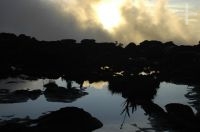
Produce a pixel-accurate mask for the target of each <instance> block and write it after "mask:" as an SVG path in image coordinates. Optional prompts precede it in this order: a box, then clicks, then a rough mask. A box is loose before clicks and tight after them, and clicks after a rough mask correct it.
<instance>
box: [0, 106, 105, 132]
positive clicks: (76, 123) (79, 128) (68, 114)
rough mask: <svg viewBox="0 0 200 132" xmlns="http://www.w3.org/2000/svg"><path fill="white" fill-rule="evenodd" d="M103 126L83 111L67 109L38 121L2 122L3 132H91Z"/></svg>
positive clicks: (1, 129) (17, 120)
mask: <svg viewBox="0 0 200 132" xmlns="http://www.w3.org/2000/svg"><path fill="white" fill-rule="evenodd" d="M102 126H103V124H102V123H101V122H100V121H99V120H98V119H96V118H94V117H92V116H91V115H90V114H89V113H87V112H85V111H84V110H83V109H80V108H76V107H66V108H62V109H60V110H58V111H55V112H51V113H50V114H47V115H44V116H41V117H39V118H38V119H37V120H30V119H14V120H11V121H6V122H1V124H0V131H1V132H27V131H29V132H40V131H53V132H55V131H61V130H62V131H66V132H91V131H93V130H95V129H98V128H101V127H102Z"/></svg>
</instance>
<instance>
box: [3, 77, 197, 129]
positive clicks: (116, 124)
mask: <svg viewBox="0 0 200 132" xmlns="http://www.w3.org/2000/svg"><path fill="white" fill-rule="evenodd" d="M49 81H52V80H49V79H38V80H34V81H29V80H22V79H19V78H8V79H4V80H0V89H9V90H10V91H15V90H21V89H29V90H35V89H41V90H44V87H43V86H44V84H47V83H48V82H49ZM53 81H55V82H56V84H57V85H59V86H63V87H66V85H67V83H66V82H65V81H63V80H62V79H61V78H59V79H57V80H53ZM72 86H73V87H79V84H77V83H76V82H75V81H73V82H72ZM83 87H84V88H85V92H87V93H88V95H85V96H83V97H81V98H78V99H76V100H75V101H73V102H71V103H63V102H49V101H47V99H46V98H45V96H44V95H41V96H40V97H38V98H37V99H36V100H31V99H29V100H28V101H26V102H22V103H9V104H8V103H1V104H0V119H1V120H9V119H11V118H14V117H19V118H25V117H27V116H29V117H30V118H32V119H36V118H38V117H39V116H41V115H43V114H45V113H48V112H50V111H56V110H58V109H60V108H63V107H67V106H74V107H78V108H82V109H84V110H85V111H87V112H89V113H90V114H91V115H92V116H93V117H96V118H97V119H99V120H100V121H101V122H102V123H103V127H102V128H100V129H97V130H96V131H95V132H105V131H109V132H116V131H120V132H133V131H137V130H140V131H141V128H148V129H149V130H151V131H153V128H152V126H151V122H150V120H149V116H148V115H145V112H144V110H143V109H142V108H141V107H140V106H137V108H136V110H135V111H134V112H133V113H131V114H130V117H129V116H126V115H125V113H122V111H123V104H124V102H125V99H124V98H123V97H122V96H121V95H120V94H112V93H111V92H110V91H109V90H108V87H109V83H108V82H105V81H99V82H95V83H89V82H88V81H85V82H84V83H83ZM190 88H191V87H190V86H187V85H177V84H173V83H167V82H161V83H160V85H159V88H158V90H157V94H156V95H155V97H154V99H153V102H154V103H156V104H157V105H159V106H161V107H162V108H163V109H165V107H164V106H165V105H166V104H169V103H181V104H186V105H189V106H191V105H190V104H189V103H188V102H190V100H189V99H187V98H186V97H185V94H187V93H188V91H189V89H190ZM192 108H193V107H192ZM193 111H194V112H196V111H195V109H194V108H193ZM122 123H123V125H122Z"/></svg>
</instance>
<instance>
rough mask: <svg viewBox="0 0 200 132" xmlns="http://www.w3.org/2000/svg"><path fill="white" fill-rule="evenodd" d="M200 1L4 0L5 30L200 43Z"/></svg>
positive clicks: (0, 23)
mask: <svg viewBox="0 0 200 132" xmlns="http://www.w3.org/2000/svg"><path fill="white" fill-rule="evenodd" d="M198 5H200V1H199V0H0V32H9V33H15V34H26V35H29V36H33V37H36V38H37V39H39V40H59V39H68V38H70V39H76V40H77V41H80V40H82V39H86V38H87V39H96V40H97V42H107V41H109V42H115V41H118V42H120V43H123V44H125V45H126V44H128V43H129V42H135V43H136V44H139V43H140V42H142V41H144V40H159V41H162V42H167V41H174V42H175V43H176V44H187V45H188V44H189V45H194V44H198V43H199V40H200V35H198V34H200V25H199V24H198V23H199V21H200V7H198Z"/></svg>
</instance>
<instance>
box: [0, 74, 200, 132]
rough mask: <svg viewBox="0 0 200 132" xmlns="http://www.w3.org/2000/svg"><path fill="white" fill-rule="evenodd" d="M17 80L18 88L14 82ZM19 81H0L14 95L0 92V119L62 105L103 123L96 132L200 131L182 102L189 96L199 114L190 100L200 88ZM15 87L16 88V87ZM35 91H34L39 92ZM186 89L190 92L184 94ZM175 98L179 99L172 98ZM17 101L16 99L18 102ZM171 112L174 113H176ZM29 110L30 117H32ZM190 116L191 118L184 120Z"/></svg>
mask: <svg viewBox="0 0 200 132" xmlns="http://www.w3.org/2000/svg"><path fill="white" fill-rule="evenodd" d="M17 81H19V82H20V83H16V82H17ZM17 81H16V80H15V79H9V80H6V81H5V80H4V81H1V82H0V83H1V84H2V85H1V86H11V87H12V90H10V89H11V88H10V87H8V89H3V88H2V87H1V89H0V101H1V102H0V104H1V108H2V109H1V110H0V112H2V113H1V115H0V116H4V117H1V118H2V119H3V120H4V119H7V118H13V116H14V115H13V114H15V113H17V112H16V111H17V109H18V108H19V107H24V108H30V109H29V110H27V111H23V110H21V109H20V110H19V111H21V113H23V114H24V115H26V114H27V113H28V114H27V115H31V116H32V115H33V114H35V113H37V115H39V116H41V113H42V112H45V113H46V112H48V111H52V110H53V111H55V110H57V109H59V108H62V107H66V106H75V107H79V108H83V109H84V110H86V111H87V112H89V113H91V114H92V115H94V116H95V117H97V118H98V119H99V120H100V121H102V122H103V124H104V126H103V128H102V129H99V130H97V132H100V131H106V130H109V131H120V127H121V129H122V130H121V131H171V130H176V131H180V130H183V129H185V130H188V131H189V130H194V129H198V130H200V129H199V127H198V125H197V124H198V122H199V114H198V113H197V114H195V112H193V111H194V109H191V107H189V106H188V104H187V103H186V102H187V101H188V100H186V98H185V99H184V96H183V95H184V94H185V93H186V92H188V94H186V95H185V96H186V97H187V98H188V99H189V100H191V101H190V103H191V104H192V105H194V106H195V108H196V109H197V108H198V107H197V106H196V104H195V102H194V101H198V99H199V96H197V95H198V94H197V93H198V89H199V88H198V87H196V88H197V89H195V87H188V86H187V85H175V84H171V83H166V82H162V83H160V80H159V79H158V78H157V77H155V76H152V75H148V76H142V75H141V76H137V77H136V78H134V77H129V78H125V79H124V77H122V76H118V77H115V78H114V79H111V80H109V81H99V82H93V81H71V80H62V78H59V79H57V80H54V79H53V80H50V81H49V80H48V79H44V80H43V79H39V80H35V81H27V80H21V81H20V80H17ZM3 82H4V83H3ZM8 82H9V83H8ZM21 82H23V83H25V84H23V83H21ZM77 82H79V83H77ZM26 83H27V84H26ZM32 84H33V85H32ZM36 84H37V85H36ZM14 86H16V87H15V88H14ZM21 86H22V87H21ZM23 86H24V87H23ZM27 86H28V87H27ZM36 86H38V87H37V88H38V91H37V90H36ZM179 87H180V88H179ZM5 88H6V87H5ZM20 88H21V89H20ZM27 88H29V89H27ZM107 88H108V90H109V92H108V90H107ZM188 89H189V91H187V90H188ZM39 91H41V94H38V92H39ZM110 93H112V94H110ZM173 93H174V94H173ZM15 94H16V95H15ZM17 95H18V96H17ZM85 95H87V96H85ZM180 95H182V96H180ZM171 96H173V97H171ZM176 96H177V99H176V98H174V97H176ZM9 97H10V98H9ZM17 97H19V99H16V98H17ZM5 100H7V101H8V102H5ZM3 101H4V102H3ZM12 101H13V102H14V101H15V103H17V104H15V105H13V104H12V105H10V106H9V107H8V106H6V105H2V103H4V104H7V103H11V102H12ZM13 102H12V103H13ZM21 102H26V103H21ZM184 102H185V103H184ZM174 103H176V104H174ZM122 104H123V105H122ZM22 105H23V106H22ZM6 107H7V109H6ZM34 107H35V108H34ZM13 108H16V111H15V112H10V113H11V114H10V113H9V114H5V113H8V111H11V109H13ZM31 108H34V109H35V111H32V110H31ZM174 108H175V109H176V111H178V112H176V111H174ZM5 111H6V112H5ZM13 111H14V110H13ZM31 111H32V112H33V113H32V114H30V112H31ZM41 111H42V112H41ZM197 111H198V110H197ZM3 113H4V114H3ZM132 113H133V114H132ZM188 113H189V116H187V115H188ZM120 114H121V115H120ZM16 115H17V114H16ZM180 115H181V116H180ZM191 115H192V116H191ZM6 116H7V117H6ZM9 116H10V117H9ZM14 117H15V116H14ZM37 117H38V116H37ZM111 129H112V130H111Z"/></svg>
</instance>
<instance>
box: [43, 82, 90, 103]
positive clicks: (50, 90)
mask: <svg viewBox="0 0 200 132" xmlns="http://www.w3.org/2000/svg"><path fill="white" fill-rule="evenodd" d="M68 84H69V83H68ZM44 87H46V90H45V91H44V96H45V97H46V99H47V101H50V102H65V103H70V102H73V101H75V100H76V99H77V98H80V97H82V96H85V95H87V94H88V93H87V92H84V91H83V90H81V89H76V88H74V87H71V85H70V87H68V88H65V87H60V86H58V85H57V84H56V83H53V82H51V83H48V84H46V85H44Z"/></svg>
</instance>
